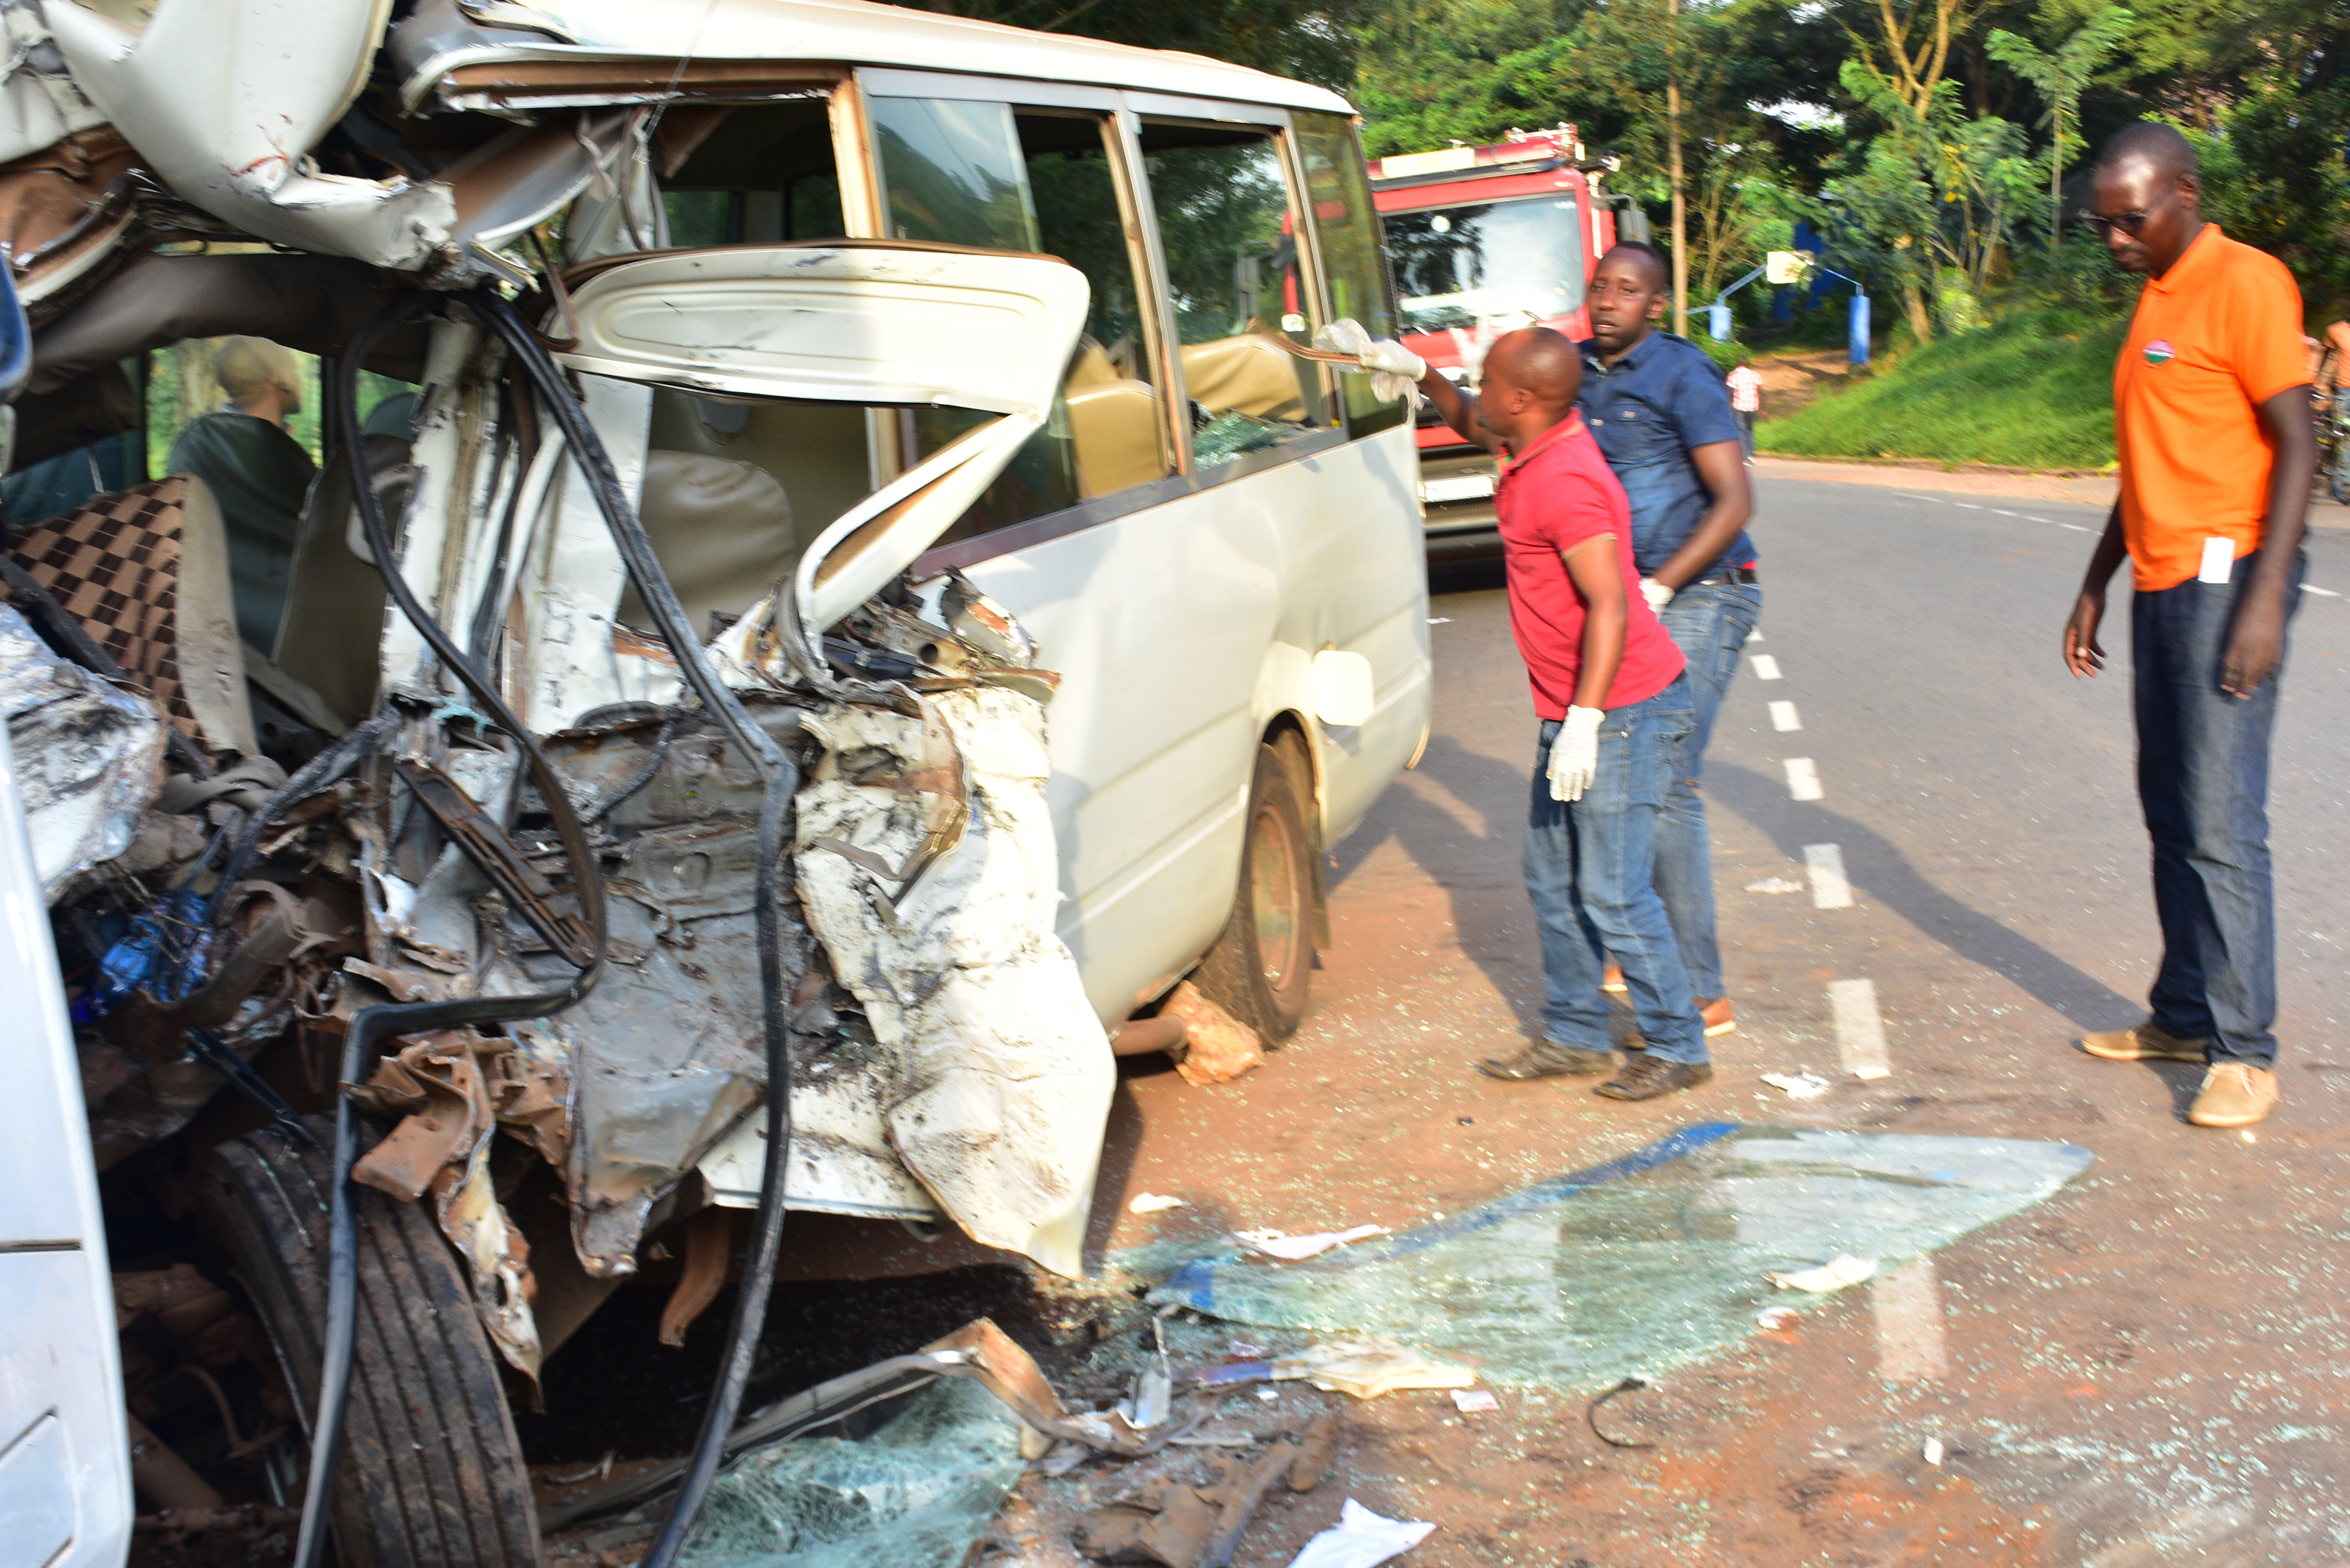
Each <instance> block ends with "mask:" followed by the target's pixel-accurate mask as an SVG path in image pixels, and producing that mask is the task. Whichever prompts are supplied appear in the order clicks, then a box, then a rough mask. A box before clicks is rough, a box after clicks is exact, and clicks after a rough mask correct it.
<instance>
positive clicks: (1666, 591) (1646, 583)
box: [1640, 577, 1673, 610]
mask: <svg viewBox="0 0 2350 1568" xmlns="http://www.w3.org/2000/svg"><path fill="white" fill-rule="evenodd" d="M1640 591H1641V592H1642V593H1643V594H1645V595H1647V596H1648V607H1649V608H1650V609H1652V610H1660V609H1662V608H1664V607H1666V606H1667V605H1669V604H1670V603H1672V602H1673V590H1672V589H1670V588H1669V587H1665V585H1664V584H1662V583H1660V582H1659V581H1657V579H1656V578H1654V577H1642V578H1641V579H1640Z"/></svg>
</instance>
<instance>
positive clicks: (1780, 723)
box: [1771, 702, 1804, 730]
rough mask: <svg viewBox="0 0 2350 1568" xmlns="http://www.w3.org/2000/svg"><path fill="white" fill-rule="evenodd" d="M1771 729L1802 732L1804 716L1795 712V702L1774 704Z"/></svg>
mask: <svg viewBox="0 0 2350 1568" xmlns="http://www.w3.org/2000/svg"><path fill="white" fill-rule="evenodd" d="M1771 727H1772V728H1773V729H1774V730H1800V729H1802V728H1803V727H1804V719H1803V715H1802V714H1800V713H1798V712H1796V711H1795V705H1794V703H1793V702H1773V703H1772V704H1771Z"/></svg>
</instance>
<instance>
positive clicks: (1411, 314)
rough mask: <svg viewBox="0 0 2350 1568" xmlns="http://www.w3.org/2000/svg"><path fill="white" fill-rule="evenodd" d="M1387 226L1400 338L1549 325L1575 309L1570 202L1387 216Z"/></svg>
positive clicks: (1578, 250)
mask: <svg viewBox="0 0 2350 1568" xmlns="http://www.w3.org/2000/svg"><path fill="white" fill-rule="evenodd" d="M1386 222H1387V234H1388V254H1389V256H1390V257H1392V258H1393V261H1394V265H1395V277H1396V291H1397V292H1398V293H1399V295H1401V296H1403V297H1402V305H1403V326H1404V330H1405V331H1406V332H1413V333H1417V332H1442V331H1445V330H1446V329H1448V328H1451V327H1477V326H1479V325H1480V324H1481V323H1499V322H1503V321H1508V320H1511V319H1513V318H1521V319H1526V320H1532V321H1552V320H1555V319H1556V318H1558V317H1562V316H1571V315H1573V314H1574V313H1575V311H1576V310H1577V309H1579V308H1580V307H1581V306H1582V304H1583V270H1584V269H1583V225H1582V224H1581V223H1580V222H1578V221H1577V213H1576V211H1575V199H1574V198H1573V197H1571V196H1566V197H1557V196H1547V195H1544V196H1530V197H1526V198H1523V199H1522V200H1519V201H1514V202H1478V203H1475V204H1473V205H1467V206H1459V207H1440V208H1430V209H1428V210H1425V211H1421V212H1417V213H1388V214H1387V215H1386Z"/></svg>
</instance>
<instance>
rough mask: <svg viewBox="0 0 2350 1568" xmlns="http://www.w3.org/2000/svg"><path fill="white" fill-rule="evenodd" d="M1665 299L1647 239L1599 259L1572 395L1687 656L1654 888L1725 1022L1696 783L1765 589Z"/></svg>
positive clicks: (1726, 414)
mask: <svg viewBox="0 0 2350 1568" xmlns="http://www.w3.org/2000/svg"><path fill="white" fill-rule="evenodd" d="M1670 302H1671V288H1670V285H1669V282H1668V279H1667V275H1666V272H1665V264H1664V262H1663V260H1662V259H1661V258H1659V256H1658V254H1657V253H1656V252H1655V251H1653V250H1650V249H1649V248H1648V246H1646V245H1642V244H1620V245H1617V247H1616V248H1615V249H1613V250H1611V251H1609V252H1608V253H1607V254H1606V255H1604V256H1602V257H1600V258H1599V266H1598V268H1597V270H1596V271H1595V272H1594V273H1593V275H1592V278H1591V340H1590V341H1589V342H1587V343H1584V344H1581V345H1579V346H1578V347H1579V348H1580V349H1581V352H1582V355H1583V370H1584V374H1583V390H1582V392H1581V393H1580V394H1579V395H1578V397H1577V399H1576V402H1575V406H1576V407H1577V408H1579V409H1580V410H1582V412H1583V417H1584V419H1585V421H1586V422H1588V424H1589V425H1590V428H1591V434H1592V437H1593V439H1595V440H1596V441H1598V443H1599V450H1600V451H1601V452H1604V453H1605V454H1606V455H1607V466H1608V467H1609V468H1611V469H1613V470H1614V471H1615V473H1616V477H1617V479H1618V480H1620V481H1622V482H1623V485H1624V493H1625V495H1626V496H1627V499H1628V500H1629V501H1630V503H1631V507H1632V558H1633V560H1634V562H1635V563H1637V564H1638V566H1639V569H1640V588H1641V591H1642V592H1643V593H1645V594H1646V595H1647V596H1648V603H1649V604H1650V605H1651V606H1653V607H1655V608H1656V611H1657V615H1658V617H1659V619H1661V620H1662V621H1663V622H1664V623H1665V630H1666V631H1668V632H1669V633H1671V634H1672V639H1673V641H1674V642H1675V643H1677V644H1679V647H1680V650H1681V652H1682V653H1683V654H1684V655H1685V656H1687V658H1688V659H1689V682H1690V708H1691V711H1692V712H1693V713H1694V715H1695V720H1696V722H1694V723H1693V724H1692V725H1691V727H1690V732H1689V734H1688V735H1687V736H1686V737H1685V738H1684V739H1683V740H1682V741H1681V742H1680V745H1679V749H1678V751H1677V752H1676V753H1675V763H1674V768H1673V782H1672V788H1671V790H1670V791H1669V793H1668V794H1667V795H1666V797H1665V811H1664V815H1663V817H1662V819H1661V820H1660V821H1659V823H1658V825H1657V891H1658V893H1659V895H1660V896H1661V897H1662V898H1664V901H1665V911H1666V913H1667V914H1668V915H1669V916H1670V917H1671V919H1672V922H1673V935H1674V938H1675V939H1676V940H1678V941H1679V944H1680V953H1681V967H1682V969H1683V970H1684V971H1686V972H1687V973H1688V975H1689V979H1690V984H1691V985H1692V986H1694V987H1695V988H1696V993H1697V1003H1698V1006H1699V1008H1700V1010H1701V1011H1702V1012H1704V1014H1705V1030H1706V1033H1709V1034H1726V1033H1729V1032H1730V1031H1731V1030H1732V1029H1735V1028H1736V1027H1738V1023H1737V1017H1736V1014H1735V1013H1734V1012H1732V1011H1731V1003H1730V997H1729V996H1728V994H1727V991H1728V987H1727V986H1726V985H1725V983H1724V982H1723V980H1722V974H1721V939H1720V938H1719V937H1718V936H1717V935H1716V934H1715V930H1714V915H1713V852H1712V846H1711V844H1710V843H1709V842H1708V840H1707V837H1706V826H1705V801H1704V799H1703V798H1702V797H1701V796H1700V794H1698V783H1699V779H1700V775H1701V774H1703V773H1704V771H1705V747H1706V742H1708V741H1709V740H1710V739H1711V737H1712V734H1713V721H1714V718H1715V716H1716V715H1717V714H1719V713H1720V712H1721V700H1722V698H1723V696H1724V695H1725V694H1727V693H1728V691H1730V683H1731V680H1732V679H1733V678H1734V677H1735V676H1736V675H1737V674H1738V659H1739V655H1740V654H1741V653H1742V651H1744V649H1745V647H1746V639H1747V638H1748V637H1749V636H1750V635H1751V634H1752V632H1753V630H1754V622H1755V620H1756V619H1757V618H1760V617H1761V615H1762V613H1763V589H1762V587H1761V586H1760V584H1759V582H1758V581H1757V579H1756V577H1755V575H1754V541H1753V540H1752V539H1750V538H1748V537H1747V536H1746V520H1747V518H1748V517H1749V516H1751V515H1752V513H1753V510H1754V498H1753V492H1752V489H1751V488H1750V487H1749V486H1748V484H1747V482H1746V462H1745V448H1744V446H1743V445H1742V442H1741V441H1740V436H1739V425H1738V421H1736V420H1734V419H1732V418H1731V410H1730V399H1729V397H1728V395H1727V394H1726V393H1725V392H1724V390H1723V389H1722V384H1721V373H1720V372H1719V371H1717V370H1715V369H1714V368H1713V361H1712V360H1711V359H1709V358H1706V357H1705V351H1704V350H1703V349H1701V348H1698V347H1697V346H1696V345H1695V344H1693V343H1691V342H1690V340H1689V339H1688V338H1686V337H1675V336H1674V335H1673V334H1671V333H1669V332H1664V331H1660V330H1659V329H1658V327H1657V323H1658V321H1659V319H1660V318H1661V317H1663V316H1664V314H1665V307H1666V306H1667V305H1669V303H1670ZM1618 957H1619V958H1620V957H1621V955H1620V954H1619V955H1618Z"/></svg>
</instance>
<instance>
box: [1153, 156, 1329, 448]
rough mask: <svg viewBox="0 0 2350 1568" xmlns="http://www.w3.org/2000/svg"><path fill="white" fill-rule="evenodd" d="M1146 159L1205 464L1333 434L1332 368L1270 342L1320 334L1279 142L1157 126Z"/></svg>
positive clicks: (1187, 388)
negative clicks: (1320, 431)
mask: <svg viewBox="0 0 2350 1568" xmlns="http://www.w3.org/2000/svg"><path fill="white" fill-rule="evenodd" d="M1142 149H1143V163H1144V166H1145V168H1146V170H1147V171H1148V173H1149V180H1150V196H1151V201H1152V202H1153V204H1154V205H1155V206H1156V207H1157V209H1158V217H1159V242H1160V245H1161V248H1162V249H1163V250H1164V251H1165V253H1166V256H1167V288H1168V293H1169V295H1170V302H1171V303H1172V304H1173V306H1174V308H1175V330H1176V335H1177V337H1178V338H1179V340H1180V343H1181V345H1182V347H1181V349H1180V359H1181V362H1182V367H1183V384H1184V390H1185V392H1186V393H1187V394H1189V396H1190V398H1191V401H1192V403H1193V404H1195V405H1196V408H1195V410H1194V413H1193V422H1194V425H1195V430H1194V432H1193V438H1192V446H1193V451H1194V452H1195V453H1196V455H1197V457H1198V459H1199V461H1200V462H1201V464H1202V465H1203V466H1207V465H1212V464H1214V463H1217V462H1227V461H1229V460H1231V459H1232V458H1233V457H1237V456H1239V455H1240V454H1241V453H1243V452H1253V451H1258V450H1262V449H1263V448H1266V447H1270V446H1273V445H1275V444H1277V443H1278V442H1279V441H1280V440H1281V439H1282V438H1283V437H1284V435H1288V434H1293V433H1295V432H1296V431H1299V430H1302V429H1305V428H1309V427H1313V426H1316V425H1320V424H1323V423H1326V421H1327V419H1328V412H1327V407H1326V401H1325V399H1324V394H1323V385H1322V371H1321V369H1320V368H1319V367H1318V366H1315V365H1314V364H1312V363H1311V362H1309V361H1307V360H1304V359H1298V358H1293V357H1291V356H1290V355H1288V354H1285V353H1284V352H1283V351H1282V349H1281V348H1278V347H1276V346H1275V345H1274V344H1273V343H1271V342H1268V341H1267V338H1268V337H1276V336H1277V337H1286V338H1288V339H1289V340H1291V341H1292V342H1295V343H1300V344H1303V343H1305V342H1308V341H1310V340H1311V338H1312V337H1313V327H1314V323H1313V320H1312V316H1313V306H1312V304H1311V303H1310V297H1309V294H1308V291H1307V289H1306V287H1305V276H1304V273H1303V271H1302V269H1301V267H1300V265H1299V255H1298V246H1297V219H1296V213H1297V203H1296V202H1294V201H1293V200H1292V199H1291V192H1290V189H1289V180H1288V176H1287V174H1286V173H1285V172H1284V170H1283V167H1282V160H1281V149H1280V145H1279V143H1278V142H1277V140H1275V139H1274V135H1273V133H1272V132H1270V131H1254V130H1232V129H1230V128H1228V127H1222V126H1218V127H1207V126H1192V125H1174V124H1159V123H1151V122H1146V123H1145V124H1144V126H1143V128H1142Z"/></svg>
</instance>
